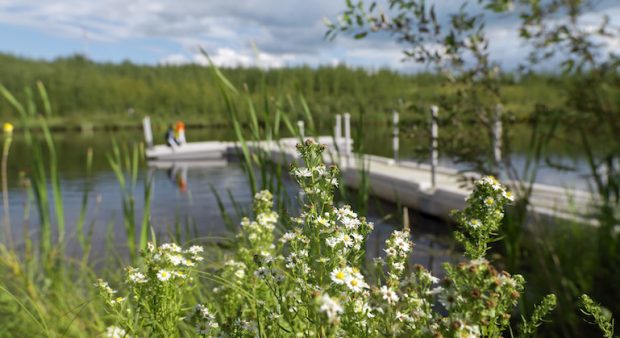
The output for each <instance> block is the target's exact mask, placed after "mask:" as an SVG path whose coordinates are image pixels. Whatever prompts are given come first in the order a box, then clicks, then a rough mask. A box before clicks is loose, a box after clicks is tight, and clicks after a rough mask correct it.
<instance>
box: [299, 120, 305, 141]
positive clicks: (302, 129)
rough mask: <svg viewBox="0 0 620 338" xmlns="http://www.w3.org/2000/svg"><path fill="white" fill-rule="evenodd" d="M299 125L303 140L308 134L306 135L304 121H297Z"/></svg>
mask: <svg viewBox="0 0 620 338" xmlns="http://www.w3.org/2000/svg"><path fill="white" fill-rule="evenodd" d="M297 127H298V128H299V136H301V139H302V140H303V139H304V138H306V135H304V121H303V120H299V121H297Z"/></svg>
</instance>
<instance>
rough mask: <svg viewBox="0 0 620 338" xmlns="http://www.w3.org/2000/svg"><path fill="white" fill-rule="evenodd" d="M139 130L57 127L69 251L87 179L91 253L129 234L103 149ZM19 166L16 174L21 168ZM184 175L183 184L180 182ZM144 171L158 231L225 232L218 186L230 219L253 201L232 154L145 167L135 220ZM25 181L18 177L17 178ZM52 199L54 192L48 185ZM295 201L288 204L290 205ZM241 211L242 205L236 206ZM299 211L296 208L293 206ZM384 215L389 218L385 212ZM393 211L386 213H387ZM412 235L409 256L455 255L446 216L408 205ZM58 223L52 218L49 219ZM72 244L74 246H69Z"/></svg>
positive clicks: (17, 207)
mask: <svg viewBox="0 0 620 338" xmlns="http://www.w3.org/2000/svg"><path fill="white" fill-rule="evenodd" d="M187 134H188V135H187V136H188V139H189V140H192V141H194V140H213V139H217V140H231V139H233V135H232V134H230V133H229V132H228V131H227V130H221V129H213V130H212V129H202V130H188V133H187ZM21 137H22V136H20V135H19V134H16V135H15V140H14V144H13V147H12V149H11V154H10V157H9V159H10V161H9V180H10V184H9V187H10V188H9V201H10V217H11V224H12V229H13V230H12V232H13V237H14V238H15V239H16V242H17V243H18V245H23V235H24V229H26V228H28V229H29V232H30V234H31V237H32V238H33V239H34V240H35V241H36V238H37V236H38V223H39V222H38V216H37V211H36V207H35V203H34V200H33V198H32V196H30V197H29V195H28V191H27V189H25V188H24V187H23V186H22V185H21V184H20V180H19V179H18V177H20V175H22V177H27V176H28V174H29V173H30V171H31V168H30V166H29V159H30V156H31V153H30V150H29V149H28V148H27V147H26V145H25V142H24V140H23V139H22V138H21ZM141 137H142V135H141V132H140V131H139V130H128V131H115V132H95V133H90V134H82V133H76V132H64V133H56V134H55V135H54V140H55V144H56V148H57V152H58V157H59V170H60V176H61V187H62V196H63V204H64V213H65V222H66V227H67V234H68V236H70V240H69V241H68V243H69V251H70V252H75V253H76V254H77V251H78V249H77V248H78V246H77V244H76V243H77V241H76V236H77V234H76V232H77V231H76V224H77V222H78V219H79V215H80V210H81V208H82V202H83V198H84V191H85V190H86V187H87V186H88V185H90V187H91V188H90V191H91V192H90V193H89V195H88V197H87V201H88V207H87V214H86V221H85V223H84V228H85V229H86V230H85V232H88V229H90V228H91V227H92V233H93V239H94V240H93V252H94V253H105V252H106V245H108V244H109V243H110V242H112V243H114V245H115V246H116V247H117V249H118V250H119V252H123V251H124V250H123V245H124V244H123V243H124V239H125V238H126V235H125V229H124V227H123V209H122V199H121V196H122V192H121V189H120V187H119V184H118V181H117V178H116V177H115V175H114V173H113V171H112V170H111V169H110V166H109V164H108V161H107V159H106V155H107V154H108V153H109V152H110V151H111V145H112V139H114V140H115V142H116V143H117V144H119V145H120V144H126V143H132V142H137V141H141ZM89 148H92V149H93V153H94V158H93V169H92V174H91V175H90V176H88V175H86V174H85V173H86V169H85V163H86V153H87V150H88V149H89ZM20 173H21V174H20ZM181 174H182V176H184V179H185V183H184V184H182V185H180V184H179V181H178V178H179V176H180V175H181ZM145 177H151V178H152V189H153V190H152V195H151V213H150V221H151V224H153V226H154V229H155V231H156V232H157V234H158V236H167V237H173V236H175V235H179V237H181V238H183V239H184V240H190V239H191V240H194V239H201V240H213V241H218V240H220V239H222V238H230V236H231V235H232V232H231V231H230V229H229V228H228V227H227V226H226V223H225V222H224V219H223V217H222V213H221V210H220V207H219V206H218V200H217V198H216V196H215V194H214V192H213V191H214V190H215V191H217V192H218V194H219V196H220V198H221V203H222V206H223V207H224V209H225V211H226V213H227V214H228V215H230V217H231V218H232V220H233V222H234V223H235V224H237V223H238V221H239V219H240V217H241V215H242V214H243V213H244V211H246V212H247V211H248V210H249V208H250V206H251V201H252V195H251V192H250V188H249V187H250V186H249V183H248V179H247V176H246V173H245V172H244V170H243V168H242V166H241V164H240V162H239V160H238V158H236V157H234V156H232V157H227V158H224V159H221V160H215V161H211V162H209V163H207V164H205V165H202V166H199V167H190V168H188V169H187V170H186V172H182V173H181V172H179V171H173V170H171V169H155V168H153V167H150V168H149V169H145V170H144V171H142V172H140V173H139V176H138V182H139V183H138V185H137V187H136V190H135V194H134V196H135V198H136V200H135V205H136V219H137V220H138V223H139V222H140V219H141V217H142V213H143V206H144V185H143V183H142V182H144V181H145ZM21 183H23V181H22V182H21ZM284 188H285V189H286V192H287V195H288V196H290V197H291V199H293V200H294V201H291V203H290V205H293V206H295V205H297V202H296V201H295V199H297V196H298V192H297V185H296V184H295V183H294V182H293V181H292V180H290V178H288V176H287V177H286V178H285V180H284ZM50 198H52V196H51V192H50ZM294 208H295V207H293V209H294ZM240 210H241V212H240ZM290 212H291V214H296V210H292V211H290ZM399 214H400V212H399V211H398V210H396V207H395V206H393V205H390V204H385V203H382V202H379V201H371V203H370V205H369V212H368V215H367V216H368V218H369V219H370V220H371V221H373V222H374V223H375V226H376V230H375V231H374V232H373V234H372V236H371V238H370V240H369V241H368V255H369V258H370V256H375V257H376V256H379V255H381V252H382V246H383V242H384V241H385V239H386V238H387V237H388V236H389V234H390V233H391V231H392V230H393V229H394V228H395V227H399V224H398V221H397V219H399V217H397V216H396V215H399ZM386 215H388V217H386ZM389 215H391V217H390V216H389ZM410 215H411V216H410V217H411V223H412V227H413V236H414V238H413V240H414V242H415V243H416V250H415V254H414V256H413V257H412V262H413V263H419V264H423V265H425V266H427V267H429V268H430V269H432V270H435V271H438V270H439V267H440V264H441V263H442V262H445V261H447V260H454V259H456V255H455V254H454V243H453V242H452V240H451V234H450V227H449V226H448V225H447V224H445V223H444V222H442V221H440V220H437V219H434V218H431V217H427V216H425V215H423V214H421V213H417V212H414V211H412V212H411V214H410ZM53 223H55V222H53ZM71 243H73V244H74V245H71Z"/></svg>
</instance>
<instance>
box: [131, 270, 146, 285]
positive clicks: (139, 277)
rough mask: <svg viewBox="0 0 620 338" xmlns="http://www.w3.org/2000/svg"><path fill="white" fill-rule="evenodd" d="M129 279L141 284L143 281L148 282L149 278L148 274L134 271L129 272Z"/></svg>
mask: <svg viewBox="0 0 620 338" xmlns="http://www.w3.org/2000/svg"><path fill="white" fill-rule="evenodd" d="M129 281H130V282H132V283H137V284H141V283H146V282H147V279H146V276H145V275H144V274H143V273H142V272H140V271H132V272H130V273H129Z"/></svg>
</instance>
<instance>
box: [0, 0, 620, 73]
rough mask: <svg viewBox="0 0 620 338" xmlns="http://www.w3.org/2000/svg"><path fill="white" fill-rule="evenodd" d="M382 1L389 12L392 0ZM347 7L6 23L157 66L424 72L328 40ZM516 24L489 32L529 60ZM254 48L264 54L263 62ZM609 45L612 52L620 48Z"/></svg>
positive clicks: (613, 9) (57, 5)
mask: <svg viewBox="0 0 620 338" xmlns="http://www.w3.org/2000/svg"><path fill="white" fill-rule="evenodd" d="M454 1H457V2H458V1H462V0H454ZM605 1H607V3H608V5H607V6H606V7H605V8H604V9H603V11H604V12H606V13H611V14H612V15H611V17H612V20H617V19H614V17H615V18H617V17H620V14H619V13H620V6H618V5H617V3H615V4H612V3H613V2H614V1H617V0H605ZM380 2H382V3H383V4H384V7H385V8H387V6H385V0H383V1H380ZM434 2H435V5H436V10H437V13H438V16H440V21H442V22H443V21H445V20H447V15H446V14H447V13H451V12H453V11H455V10H456V9H455V7H458V6H454V4H453V3H452V0H451V1H450V2H449V3H448V1H445V0H444V1H439V0H435V1H434ZM472 3H474V4H473V5H472V6H470V7H469V8H470V10H473V11H476V10H478V9H477V8H478V7H477V5H476V4H475V1H472ZM344 4H345V2H344V0H313V1H304V0H236V1H231V0H228V1H222V0H219V1H216V0H208V1H198V0H197V1H189V0H97V1H88V0H47V1H40V0H0V23H5V24H10V25H17V26H22V27H28V28H31V29H35V30H38V31H41V32H45V33H46V34H52V35H55V36H61V37H65V38H69V39H74V40H77V41H81V40H84V39H87V40H89V41H92V42H93V43H114V42H119V41H128V40H134V39H151V40H158V41H166V42H168V45H167V46H166V47H165V48H162V44H161V43H160V44H157V43H156V42H153V43H152V48H149V47H150V46H145V48H144V49H145V50H147V49H148V50H149V52H151V53H155V54H156V55H155V56H154V58H153V59H156V60H160V62H162V63H164V62H165V63H167V64H180V63H187V62H200V56H196V54H197V53H196V47H197V46H202V47H204V48H205V49H206V50H207V51H209V52H210V53H212V54H213V58H214V60H216V62H217V63H218V64H220V65H244V66H247V65H259V66H262V67H283V66H286V65H288V64H300V63H308V64H313V65H316V64H329V63H332V62H333V61H332V60H337V61H336V62H343V63H347V64H351V63H353V64H356V65H362V64H365V65H372V66H375V67H377V66H386V65H389V66H390V67H393V68H396V69H411V68H416V67H417V68H420V67H419V66H416V65H414V64H413V63H412V62H407V63H402V62H401V59H402V58H403V56H402V54H401V49H402V47H403V46H402V45H399V44H397V43H396V42H394V37H393V36H389V35H387V34H383V35H375V34H371V35H370V36H368V37H367V38H366V39H364V40H353V39H352V38H351V37H348V36H341V37H339V38H338V39H337V40H336V41H335V42H327V41H324V40H323V35H324V33H325V30H326V28H325V26H324V25H323V23H322V18H323V17H329V18H332V19H334V18H335V17H336V16H337V15H338V14H339V12H340V11H341V10H342V9H343V8H344V6H345V5H344ZM609 4H612V5H609ZM597 14H599V13H597ZM616 23H617V21H616ZM515 25H516V21H515V20H514V18H513V19H511V20H508V21H507V20H506V18H505V17H497V18H492V17H490V18H489V24H488V26H487V28H488V30H489V36H490V37H491V38H492V40H491V48H492V51H493V53H496V54H495V55H496V56H497V57H496V58H497V59H501V60H513V59H515V55H523V53H524V51H525V49H524V48H521V46H520V42H519V40H518V38H517V37H516V35H515V34H514V32H515V27H516V26H515ZM252 42H254V43H255V44H256V46H257V47H258V49H259V50H260V52H259V54H258V56H256V55H255V52H254V51H253V49H252V46H251V43H252ZM609 44H610V47H609V48H610V49H612V48H618V44H619V43H618V42H617V41H611V42H609ZM6 48H10V47H6ZM95 58H96V56H95ZM494 58H495V56H494Z"/></svg>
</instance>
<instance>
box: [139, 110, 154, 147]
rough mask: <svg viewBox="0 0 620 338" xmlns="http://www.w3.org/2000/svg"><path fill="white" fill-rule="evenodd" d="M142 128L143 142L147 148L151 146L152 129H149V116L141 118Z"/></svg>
mask: <svg viewBox="0 0 620 338" xmlns="http://www.w3.org/2000/svg"><path fill="white" fill-rule="evenodd" d="M142 129H143V130H144V142H145V143H146V146H147V147H148V148H151V147H153V131H152V130H151V118H150V117H148V116H145V117H144V119H142Z"/></svg>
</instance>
